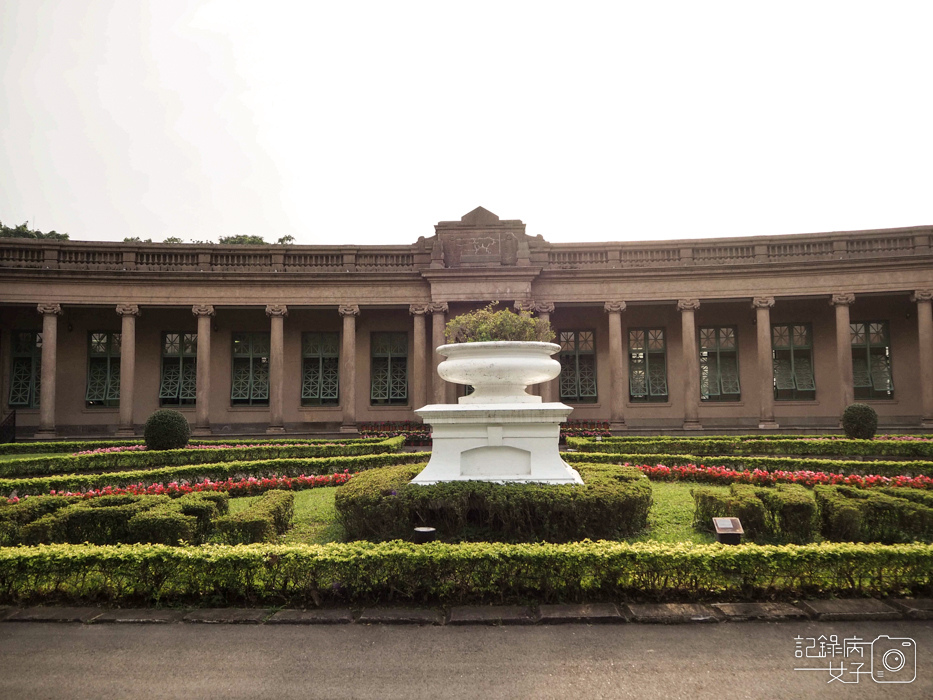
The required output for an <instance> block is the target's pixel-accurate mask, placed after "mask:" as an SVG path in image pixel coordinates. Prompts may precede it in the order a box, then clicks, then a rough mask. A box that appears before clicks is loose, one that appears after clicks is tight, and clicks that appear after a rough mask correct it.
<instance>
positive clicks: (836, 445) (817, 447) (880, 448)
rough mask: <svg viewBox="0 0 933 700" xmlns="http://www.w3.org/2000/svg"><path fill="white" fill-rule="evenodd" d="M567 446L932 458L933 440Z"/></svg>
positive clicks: (695, 440) (618, 440)
mask: <svg viewBox="0 0 933 700" xmlns="http://www.w3.org/2000/svg"><path fill="white" fill-rule="evenodd" d="M567 446H568V447H570V448H573V449H576V450H579V451H580V452H612V453H616V452H625V453H628V454H658V453H668V454H670V453H678V452H681V453H690V454H693V455H789V456H793V455H798V456H804V455H828V456H841V455H853V456H860V457H903V458H911V457H921V458H926V459H930V460H933V442H920V441H916V442H913V441H909V440H847V439H844V438H834V439H832V440H821V439H815V438H806V437H796V438H784V437H758V436H736V437H720V436H715V437H613V438H603V439H602V440H594V439H592V438H585V437H568V438H567Z"/></svg>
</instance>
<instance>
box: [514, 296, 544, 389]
mask: <svg viewBox="0 0 933 700" xmlns="http://www.w3.org/2000/svg"><path fill="white" fill-rule="evenodd" d="M512 307H513V308H514V309H515V310H516V311H518V312H522V311H527V312H528V313H529V314H531V313H534V311H535V307H536V304H535V302H534V300H533V299H520V300H518V301H516V302H514V303H513V304H512ZM543 392H544V384H534V385H533V386H530V387H528V393H529V394H531V395H533V396H543V395H544V393H543ZM541 400H542V401H544V399H541Z"/></svg>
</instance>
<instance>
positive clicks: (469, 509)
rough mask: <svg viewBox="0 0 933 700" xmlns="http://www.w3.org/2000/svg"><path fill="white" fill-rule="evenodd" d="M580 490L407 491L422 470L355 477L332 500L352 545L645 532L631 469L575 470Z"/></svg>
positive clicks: (468, 487)
mask: <svg viewBox="0 0 933 700" xmlns="http://www.w3.org/2000/svg"><path fill="white" fill-rule="evenodd" d="M576 467H577V469H578V471H579V472H580V475H581V476H582V477H583V480H584V482H585V483H584V485H583V486H578V485H554V484H516V483H513V484H495V483H490V482H486V481H454V482H445V483H438V484H430V485H420V484H411V483H409V482H410V481H411V479H412V478H414V477H415V476H416V475H417V474H418V473H419V472H420V471H421V469H422V468H423V467H422V465H402V466H395V467H385V468H382V469H373V470H370V471H368V472H364V473H362V474H357V475H356V476H355V477H353V480H352V481H350V482H349V483H347V484H344V485H343V486H341V487H340V488H339V489H338V490H337V493H336V497H335V498H336V501H335V505H336V508H337V517H338V519H339V520H340V521H341V523H342V524H343V526H344V527H345V528H346V530H347V533H348V535H349V536H350V537H351V538H355V539H369V540H391V539H408V538H410V537H411V535H412V530H413V529H414V528H415V527H420V526H428V527H433V528H436V529H437V532H438V537H439V538H440V539H442V540H447V541H477V540H494V541H503V542H536V541H545V542H569V541H574V540H582V539H586V538H589V539H594V540H595V539H616V538H619V537H625V536H628V535H633V534H635V533H637V532H639V531H641V530H643V529H644V528H645V527H646V525H647V520H648V509H649V508H650V507H651V485H650V483H649V482H648V480H647V478H645V476H644V475H643V474H642V473H641V472H640V471H639V470H638V469H636V468H634V467H620V466H617V465H608V464H577V465H576Z"/></svg>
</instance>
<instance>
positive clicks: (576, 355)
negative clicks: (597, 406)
mask: <svg viewBox="0 0 933 700" xmlns="http://www.w3.org/2000/svg"><path fill="white" fill-rule="evenodd" d="M557 337H558V340H559V342H560V398H561V401H570V402H571V403H594V402H595V401H596V398H597V397H596V341H595V338H596V334H595V333H594V332H593V331H560V332H559V333H558V334H557Z"/></svg>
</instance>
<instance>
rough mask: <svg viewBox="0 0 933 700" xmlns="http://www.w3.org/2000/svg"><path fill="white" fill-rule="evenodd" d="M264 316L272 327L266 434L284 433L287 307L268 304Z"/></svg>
mask: <svg viewBox="0 0 933 700" xmlns="http://www.w3.org/2000/svg"><path fill="white" fill-rule="evenodd" d="M266 316H268V317H269V321H270V323H271V326H272V328H271V332H270V334H269V427H268V428H266V432H267V433H284V432H285V416H284V407H285V400H284V398H283V392H284V389H285V317H286V316H288V307H287V306H285V305H284V304H269V305H268V306H266Z"/></svg>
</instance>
